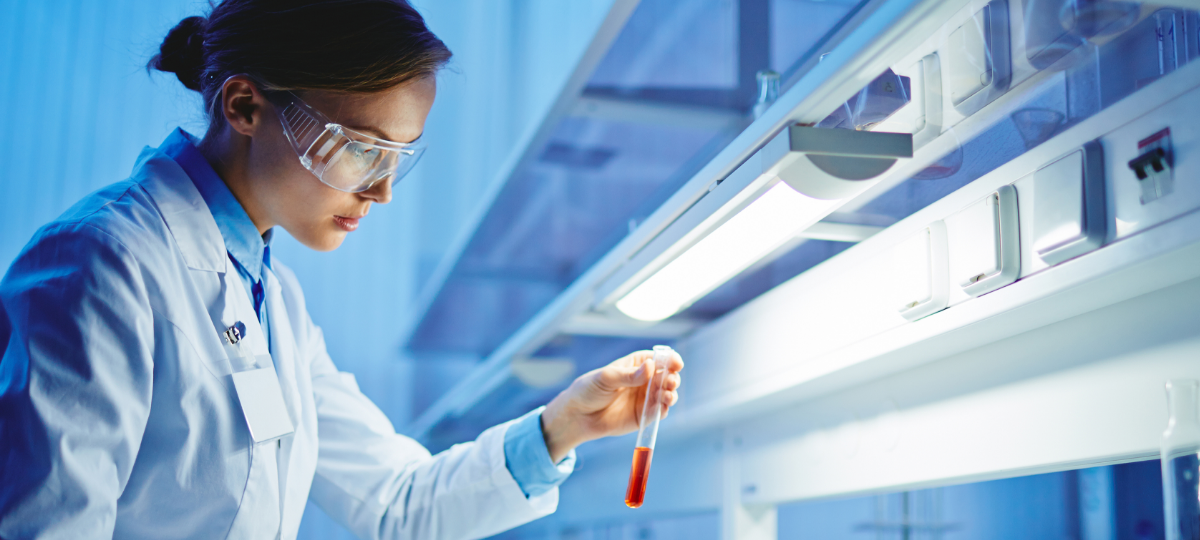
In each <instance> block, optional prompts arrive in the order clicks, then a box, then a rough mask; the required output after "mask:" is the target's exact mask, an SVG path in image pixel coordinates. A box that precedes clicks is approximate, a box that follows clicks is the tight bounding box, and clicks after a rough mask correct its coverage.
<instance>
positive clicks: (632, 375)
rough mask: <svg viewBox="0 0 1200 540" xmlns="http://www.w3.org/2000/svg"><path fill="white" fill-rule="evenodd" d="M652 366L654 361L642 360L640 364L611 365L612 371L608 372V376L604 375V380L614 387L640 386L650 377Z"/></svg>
mask: <svg viewBox="0 0 1200 540" xmlns="http://www.w3.org/2000/svg"><path fill="white" fill-rule="evenodd" d="M653 366H654V362H644V363H642V365H640V366H630V367H613V368H612V371H610V372H609V373H608V375H609V376H607V377H604V379H605V380H604V382H606V383H608V384H607V386H609V387H610V388H614V389H616V388H627V387H630V386H642V385H644V384H646V381H647V380H649V379H650V375H651V373H653V371H651V370H652V369H653Z"/></svg>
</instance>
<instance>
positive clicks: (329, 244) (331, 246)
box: [296, 231, 346, 251]
mask: <svg viewBox="0 0 1200 540" xmlns="http://www.w3.org/2000/svg"><path fill="white" fill-rule="evenodd" d="M296 240H299V241H300V243H301V244H304V245H305V246H308V248H309V249H313V250H316V251H333V250H335V249H337V248H338V246H341V245H342V242H343V241H345V240H346V233H345V231H320V232H317V233H313V234H307V235H304V237H303V238H299V237H298V238H296Z"/></svg>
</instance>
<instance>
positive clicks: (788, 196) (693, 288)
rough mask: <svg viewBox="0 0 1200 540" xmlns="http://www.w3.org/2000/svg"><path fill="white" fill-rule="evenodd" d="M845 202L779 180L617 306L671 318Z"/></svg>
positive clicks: (646, 317) (638, 315) (651, 317)
mask: <svg viewBox="0 0 1200 540" xmlns="http://www.w3.org/2000/svg"><path fill="white" fill-rule="evenodd" d="M841 203H842V201H841V200H821V199H814V198H812V197H808V196H805V195H802V194H800V193H799V192H797V191H796V190H794V189H792V188H791V187H789V186H788V184H786V183H784V182H776V184H775V185H774V187H771V188H770V189H768V190H767V191H766V192H765V193H763V194H762V195H761V196H760V197H759V198H758V199H757V200H755V201H754V202H752V203H750V204H749V205H748V206H746V207H745V208H744V209H742V211H741V212H738V213H737V215H735V216H733V217H731V218H729V220H728V221H726V222H725V223H723V224H722V225H721V226H719V227H717V228H716V229H715V230H714V231H713V232H711V233H709V234H708V235H707V236H705V237H704V238H703V239H701V240H700V241H699V242H696V244H695V245H693V246H692V247H690V248H688V249H687V251H684V252H683V253H682V254H680V255H679V256H678V257H676V258H675V260H673V261H671V262H670V263H669V264H667V265H666V266H664V267H663V268H662V269H661V270H659V271H658V272H656V273H655V274H654V275H653V276H650V278H649V279H647V280H646V281H644V282H642V283H641V284H640V285H638V286H637V287H636V288H634V289H633V290H632V291H630V292H629V294H627V295H625V297H624V298H622V299H621V300H619V301H617V303H616V306H617V309H619V310H621V312H622V313H624V314H626V315H628V316H630V317H633V318H634V319H639V320H643V321H658V320H662V319H665V318H667V317H670V316H671V315H674V314H675V313H677V312H678V311H679V310H681V309H683V308H685V307H687V306H688V305H691V303H692V302H694V301H696V300H697V299H699V298H700V297H701V296H703V295H705V294H707V293H709V292H710V291H712V290H713V289H715V288H717V286H719V285H720V284H722V283H724V282H725V281H726V280H728V279H730V278H732V277H733V276H736V275H737V274H739V273H741V272H742V271H743V270H745V269H746V268H748V267H749V266H750V265H752V264H754V263H755V262H757V261H758V260H759V259H761V258H763V257H764V256H766V255H767V254H768V253H771V252H772V251H774V250H775V249H777V248H778V247H779V246H781V245H783V244H784V243H786V242H787V241H788V240H791V239H792V238H795V237H796V235H797V234H799V233H800V232H801V231H803V230H804V229H806V228H807V227H809V226H811V225H812V224H814V223H816V222H817V221H820V220H821V218H823V217H825V216H826V215H828V214H829V213H830V212H832V211H833V209H834V208H835V207H837V206H839V205H840V204H841Z"/></svg>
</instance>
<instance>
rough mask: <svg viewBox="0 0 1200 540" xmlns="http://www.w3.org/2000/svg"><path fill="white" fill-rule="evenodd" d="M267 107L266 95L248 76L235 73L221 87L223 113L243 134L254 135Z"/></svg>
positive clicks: (228, 121)
mask: <svg viewBox="0 0 1200 540" xmlns="http://www.w3.org/2000/svg"><path fill="white" fill-rule="evenodd" d="M267 107H268V104H267V100H266V97H264V96H263V94H262V92H259V91H258V87H257V86H255V85H254V83H253V82H252V81H251V80H250V79H249V78H248V77H245V76H242V75H235V76H233V77H230V78H229V79H228V80H226V81H225V84H224V85H223V86H222V87H221V115H222V116H224V117H225V122H226V123H228V124H229V127H231V128H233V130H234V131H236V132H238V133H240V134H242V135H245V136H247V137H253V136H254V135H255V134H256V133H257V131H258V130H259V129H261V127H262V125H263V123H264V121H265V120H264V114H265V112H266V110H267Z"/></svg>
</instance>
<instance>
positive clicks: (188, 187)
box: [133, 147, 229, 273]
mask: <svg viewBox="0 0 1200 540" xmlns="http://www.w3.org/2000/svg"><path fill="white" fill-rule="evenodd" d="M133 180H134V181H135V182H137V183H138V184H139V185H141V186H142V189H145V190H146V193H147V194H148V195H149V196H150V198H151V199H153V200H154V204H155V205H156V206H157V207H158V211H159V213H160V214H162V218H163V222H165V223H166V224H167V229H169V230H170V231H171V235H172V236H173V237H174V238H175V244H176V245H178V246H179V252H180V254H181V255H182V256H183V260H184V262H185V263H186V264H187V266H188V268H191V269H193V270H203V271H208V272H218V273H225V272H226V270H227V269H228V264H229V263H228V261H229V258H228V257H226V255H225V253H226V249H225V241H224V240H223V239H222V238H221V231H220V229H218V228H217V222H216V220H215V219H213V215H212V212H210V211H209V210H208V205H207V204H206V203H205V202H204V198H203V197H201V196H200V191H199V190H197V189H196V185H195V184H194V183H192V180H191V178H189V177H188V175H187V173H186V172H185V171H184V170H183V168H182V167H180V166H179V164H178V163H176V162H175V160H173V159H171V157H170V156H168V155H167V154H165V153H164V152H162V150H160V149H158V148H151V147H146V148H145V149H144V150H142V153H141V155H140V156H138V160H137V165H135V166H134V171H133Z"/></svg>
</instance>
